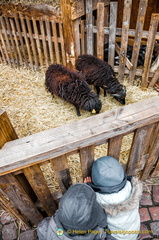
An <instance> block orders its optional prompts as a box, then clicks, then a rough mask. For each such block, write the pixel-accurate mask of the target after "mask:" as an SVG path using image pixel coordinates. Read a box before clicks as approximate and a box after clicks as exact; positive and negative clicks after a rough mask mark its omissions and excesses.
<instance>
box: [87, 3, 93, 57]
mask: <svg viewBox="0 0 159 240" xmlns="http://www.w3.org/2000/svg"><path fill="white" fill-rule="evenodd" d="M86 34H87V35H86V38H87V41H86V44H87V52H86V53H87V54H93V12H92V0H86Z"/></svg>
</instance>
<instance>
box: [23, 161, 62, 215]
mask: <svg viewBox="0 0 159 240" xmlns="http://www.w3.org/2000/svg"><path fill="white" fill-rule="evenodd" d="M24 175H25V176H26V178H27V180H28V182H29V183H30V185H31V187H32V188H33V190H34V192H35V194H36V196H37V197H38V199H39V201H40V203H41V204H42V206H43V209H44V210H45V211H46V213H47V214H48V216H52V215H53V214H54V213H55V211H56V209H57V207H56V204H55V202H54V199H53V198H52V195H51V193H50V191H49V188H48V186H47V184H46V181H45V178H44V176H43V173H42V171H41V169H40V167H39V165H34V166H32V167H28V168H25V169H24Z"/></svg>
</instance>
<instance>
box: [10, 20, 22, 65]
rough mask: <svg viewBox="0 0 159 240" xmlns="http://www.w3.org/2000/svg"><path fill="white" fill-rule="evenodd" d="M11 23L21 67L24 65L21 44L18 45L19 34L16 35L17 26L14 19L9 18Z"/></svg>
mask: <svg viewBox="0 0 159 240" xmlns="http://www.w3.org/2000/svg"><path fill="white" fill-rule="evenodd" d="M9 21H10V25H11V28H12V32H13V36H14V40H15V45H16V49H17V53H18V56H19V62H20V65H22V64H23V60H22V55H21V52H20V49H19V43H18V38H17V34H16V28H15V24H14V21H13V19H12V18H9Z"/></svg>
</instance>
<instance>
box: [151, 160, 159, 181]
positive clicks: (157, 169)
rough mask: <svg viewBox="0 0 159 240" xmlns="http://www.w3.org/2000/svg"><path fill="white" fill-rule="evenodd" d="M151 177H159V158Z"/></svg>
mask: <svg viewBox="0 0 159 240" xmlns="http://www.w3.org/2000/svg"><path fill="white" fill-rule="evenodd" d="M151 177H159V158H158V159H157V164H156V167H155V169H154V170H153V172H152V174H151Z"/></svg>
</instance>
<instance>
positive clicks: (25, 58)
mask: <svg viewBox="0 0 159 240" xmlns="http://www.w3.org/2000/svg"><path fill="white" fill-rule="evenodd" d="M13 17H14V19H15V23H16V29H17V30H18V36H19V40H20V43H21V50H22V53H23V57H24V61H25V64H26V66H28V59H27V54H26V52H25V50H24V41H23V37H22V32H21V28H20V25H21V24H20V23H19V15H18V14H14V15H13Z"/></svg>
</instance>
